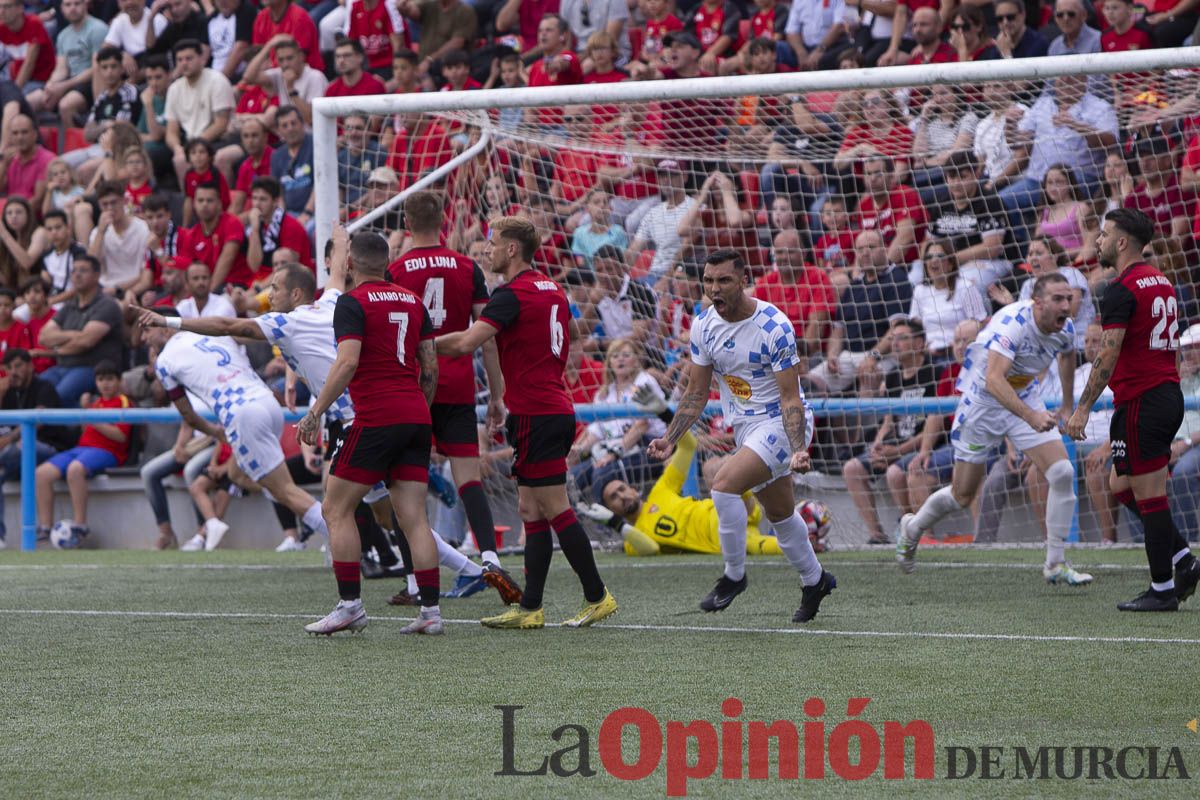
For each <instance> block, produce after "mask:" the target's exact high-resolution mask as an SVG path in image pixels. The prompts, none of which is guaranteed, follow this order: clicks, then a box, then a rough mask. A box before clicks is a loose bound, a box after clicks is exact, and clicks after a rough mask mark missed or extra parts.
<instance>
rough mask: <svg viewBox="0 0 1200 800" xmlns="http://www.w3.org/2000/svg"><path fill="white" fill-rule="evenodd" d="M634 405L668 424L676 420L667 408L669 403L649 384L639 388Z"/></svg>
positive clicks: (634, 396)
mask: <svg viewBox="0 0 1200 800" xmlns="http://www.w3.org/2000/svg"><path fill="white" fill-rule="evenodd" d="M633 404H634V405H635V406H637V407H638V408H639V409H641V410H642V411H645V412H647V413H650V414H653V415H655V416H656V417H658V418H659V419H661V420H662V421H663V422H666V423H668V424H669V423H670V422H671V420H673V419H675V414H674V413H673V412H672V411H671V409H670V408H668V407H667V401H666V400H664V399H663V398H662V397H661V396H660V395H659V393H658V392H656V391H654V388H653V387H652V386H650V385H649V384H647V385H645V386H640V387H638V390H637V392H635V393H634V395H633Z"/></svg>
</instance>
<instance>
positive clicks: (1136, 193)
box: [1125, 175, 1192, 236]
mask: <svg viewBox="0 0 1200 800" xmlns="http://www.w3.org/2000/svg"><path fill="white" fill-rule="evenodd" d="M1125 207H1126V208H1136V209H1137V210H1138V211H1140V212H1142V213H1143V214H1145V215H1146V216H1147V217H1149V218H1150V219H1152V220H1153V221H1154V227H1155V228H1157V229H1158V235H1159V236H1170V235H1171V220H1173V219H1175V218H1176V217H1183V218H1185V219H1190V218H1191V216H1192V204H1191V203H1190V202H1189V201H1188V200H1187V199H1185V198H1184V196H1183V192H1182V191H1181V190H1180V188H1179V181H1178V180H1176V179H1175V176H1174V175H1168V176H1167V180H1166V182H1165V185H1164V186H1163V190H1162V191H1161V192H1159V193H1158V196H1156V197H1151V196H1150V195H1149V194H1147V193H1146V184H1145V183H1140V184H1139V185H1138V186H1137V187H1136V188H1135V189H1134V190H1133V192H1132V193H1131V194H1130V195H1129V196H1128V197H1126V198H1125Z"/></svg>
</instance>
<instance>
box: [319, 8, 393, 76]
mask: <svg viewBox="0 0 1200 800" xmlns="http://www.w3.org/2000/svg"><path fill="white" fill-rule="evenodd" d="M381 2H382V0H381ZM391 63H392V61H391V57H390V56H389V57H388V66H391ZM369 94H387V87H386V86H384V85H383V81H381V80H379V78H377V77H375V76H374V75H372V74H371V73H369V72H364V73H363V74H362V77H360V78H359V79H358V83H356V84H354V85H353V86H347V85H346V82H345V81H344V80H342V79H341V78H340V77H339V78H338V79H336V80H335V81H333V83H331V84H329V86H328V87H326V89H325V96H326V97H363V96H365V95H369Z"/></svg>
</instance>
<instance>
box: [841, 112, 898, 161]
mask: <svg viewBox="0 0 1200 800" xmlns="http://www.w3.org/2000/svg"><path fill="white" fill-rule="evenodd" d="M912 142H913V135H912V131H910V130H909V129H908V126H907V125H904V124H902V123H896V124H895V125H893V126H892V128H891V130H887V131H877V130H875V129H873V128H871V127H870V126H868V125H855V126H854V127H853V128H851V129H850V132H849V133H847V134H846V138H845V140H844V141H843V142H842V147H841V149H842V150H849V149H850V148H851V147H854V146H855V145H857V144H868V145H870V146H871V147H872V148H874V149H875V152H877V153H879V154H880V155H885V156H890V157H891V158H899V159H903V160H904V161H907V160H908V156H909V154H910V153H911V152H912ZM855 167H856V171H857V167H858V165H857V164H856V165H855Z"/></svg>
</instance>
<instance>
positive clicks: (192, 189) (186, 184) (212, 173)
mask: <svg viewBox="0 0 1200 800" xmlns="http://www.w3.org/2000/svg"><path fill="white" fill-rule="evenodd" d="M213 185H215V186H216V187H217V190H218V191H219V192H220V193H221V209H222V210H225V209H228V208H229V184H228V183H226V182H225V176H224V175H223V174H221V171H220V170H216V169H213V168H211V167H209V169H208V170H207V171H205V172H196V170H194V169H189V170H188V171H187V174H186V175H184V176H183V194H184V196H185V197H187V198H188V199H190V200H195V199H196V187H197V186H213Z"/></svg>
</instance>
